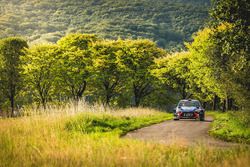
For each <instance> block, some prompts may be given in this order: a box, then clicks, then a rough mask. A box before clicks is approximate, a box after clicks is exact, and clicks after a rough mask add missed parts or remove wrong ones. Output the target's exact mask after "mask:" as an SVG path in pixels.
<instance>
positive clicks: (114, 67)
mask: <svg viewBox="0 0 250 167" xmlns="http://www.w3.org/2000/svg"><path fill="white" fill-rule="evenodd" d="M122 47H124V45H123V42H122V41H121V40H118V41H101V42H97V43H96V44H95V45H94V47H93V50H92V52H93V58H94V62H93V68H94V73H93V74H94V77H93V84H94V85H96V87H97V89H98V93H97V94H100V95H101V97H102V101H103V104H104V105H105V106H108V105H110V102H111V100H112V98H113V97H114V96H117V95H119V94H120V93H121V90H122V88H123V87H124V85H125V84H124V83H125V80H124V79H125V77H124V74H123V73H122V70H121V69H120V68H119V66H118V56H117V52H119V51H120V50H121V48H122ZM122 83H123V84H122Z"/></svg>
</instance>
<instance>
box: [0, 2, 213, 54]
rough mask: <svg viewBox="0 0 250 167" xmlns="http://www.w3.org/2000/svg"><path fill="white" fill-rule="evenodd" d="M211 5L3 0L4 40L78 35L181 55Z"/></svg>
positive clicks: (0, 22)
mask: <svg viewBox="0 0 250 167" xmlns="http://www.w3.org/2000/svg"><path fill="white" fill-rule="evenodd" d="M209 6H210V2H209V0H177V1H176V0H156V1H152V0H126V1H122V0H120V1H117V0H86V1H82V0H73V1H65V0H56V1H50V0H29V1H26V0H19V1H16V0H1V1H0V14H1V15H0V37H8V36H10V35H12V36H16V35H21V36H23V37H25V38H27V40H28V42H30V43H41V42H57V41H58V40H59V39H60V38H61V37H63V36H65V34H67V33H76V32H79V33H88V34H89V33H90V34H97V35H98V36H100V37H102V38H106V39H117V38H118V37H120V38H123V39H128V38H130V39H137V38H147V39H151V40H153V41H155V42H156V43H157V45H158V46H160V47H162V48H166V49H174V50H178V49H183V46H184V45H183V41H189V40H191V35H192V34H193V33H194V32H196V31H197V30H198V29H200V28H201V27H203V25H204V23H205V22H206V20H207V18H208V8H209Z"/></svg>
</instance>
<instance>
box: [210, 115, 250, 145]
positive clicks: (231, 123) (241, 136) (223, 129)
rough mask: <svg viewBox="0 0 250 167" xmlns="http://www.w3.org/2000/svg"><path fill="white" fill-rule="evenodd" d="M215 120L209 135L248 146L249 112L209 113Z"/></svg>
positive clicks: (249, 131) (249, 141) (249, 136)
mask: <svg viewBox="0 0 250 167" xmlns="http://www.w3.org/2000/svg"><path fill="white" fill-rule="evenodd" d="M211 114H212V115H213V116H214V118H215V120H214V121H213V123H212V128H211V130H210V134H211V135H212V136H215V137H217V138H220V139H222V140H225V141H231V142H238V143H247V144H250V115H249V112H244V111H237V112H228V113H215V112H214V113H211Z"/></svg>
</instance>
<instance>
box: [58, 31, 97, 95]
mask: <svg viewBox="0 0 250 167" xmlns="http://www.w3.org/2000/svg"><path fill="white" fill-rule="evenodd" d="M97 40H98V38H97V37H96V36H95V35H88V34H69V35H67V36H65V37H63V38H61V39H60V40H59V41H58V45H59V46H60V48H61V49H62V52H63V53H62V54H61V55H60V58H59V61H58V62H57V70H58V75H59V76H60V79H61V80H60V82H59V85H60V87H61V88H62V90H64V91H65V92H66V94H67V95H70V97H71V98H73V99H75V100H79V99H80V98H82V96H83V93H84V91H85V90H86V86H87V80H88V78H89V76H90V75H91V70H92V58H91V53H90V50H91V48H92V45H93V43H94V42H95V41H97Z"/></svg>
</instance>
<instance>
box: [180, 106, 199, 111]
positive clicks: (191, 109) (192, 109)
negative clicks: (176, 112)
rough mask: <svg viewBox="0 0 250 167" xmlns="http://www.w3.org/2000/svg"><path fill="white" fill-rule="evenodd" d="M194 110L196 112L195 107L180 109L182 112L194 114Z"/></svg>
mask: <svg viewBox="0 0 250 167" xmlns="http://www.w3.org/2000/svg"><path fill="white" fill-rule="evenodd" d="M195 110H197V107H181V111H183V112H194V111H195Z"/></svg>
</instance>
